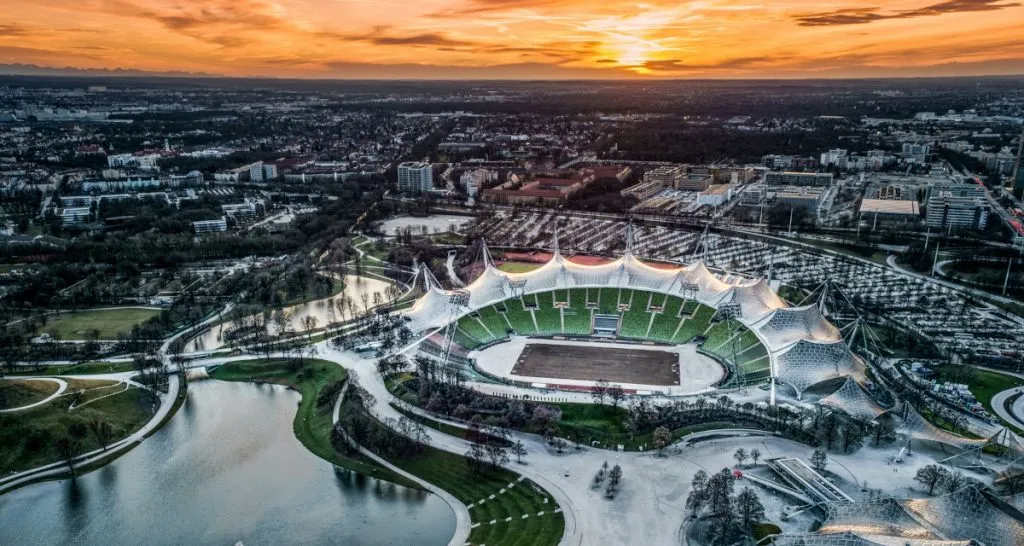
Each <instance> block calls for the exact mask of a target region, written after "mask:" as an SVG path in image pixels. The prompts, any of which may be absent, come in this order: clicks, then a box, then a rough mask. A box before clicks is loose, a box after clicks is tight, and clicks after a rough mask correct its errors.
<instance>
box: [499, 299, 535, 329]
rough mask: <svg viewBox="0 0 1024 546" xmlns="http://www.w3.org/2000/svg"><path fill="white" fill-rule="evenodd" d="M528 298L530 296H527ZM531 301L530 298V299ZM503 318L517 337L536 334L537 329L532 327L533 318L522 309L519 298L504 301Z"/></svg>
mask: <svg viewBox="0 0 1024 546" xmlns="http://www.w3.org/2000/svg"><path fill="white" fill-rule="evenodd" d="M527 297H528V298H530V296H527ZM531 299H532V298H531ZM504 305H505V310H506V311H505V318H507V319H508V323H509V324H511V325H512V329H513V330H515V331H516V333H517V334H519V335H523V336H526V335H533V334H536V333H537V328H536V327H534V325H533V316H532V315H531V314H530V312H529V311H527V310H526V309H524V308H523V302H522V300H521V299H519V298H510V299H507V300H505V302H504Z"/></svg>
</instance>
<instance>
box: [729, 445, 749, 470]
mask: <svg viewBox="0 0 1024 546" xmlns="http://www.w3.org/2000/svg"><path fill="white" fill-rule="evenodd" d="M747 457H748V455H747V450H745V449H743V448H742V447H741V448H739V449H737V450H736V453H733V454H732V458H733V459H736V466H738V467H740V468H742V467H743V461H745V460H747Z"/></svg>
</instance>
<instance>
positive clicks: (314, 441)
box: [210, 359, 420, 489]
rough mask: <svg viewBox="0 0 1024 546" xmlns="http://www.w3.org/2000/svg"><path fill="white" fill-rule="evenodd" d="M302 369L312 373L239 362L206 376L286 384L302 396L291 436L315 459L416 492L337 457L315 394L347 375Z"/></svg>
mask: <svg viewBox="0 0 1024 546" xmlns="http://www.w3.org/2000/svg"><path fill="white" fill-rule="evenodd" d="M306 368H307V369H309V370H312V374H311V375H310V376H309V377H304V378H301V379H300V378H299V377H298V373H297V372H295V371H292V370H291V369H290V368H289V367H288V365H287V362H286V361H284V360H241V361H238V362H231V363H228V364H224V365H221V366H218V367H217V368H216V369H214V370H213V371H211V372H210V377H212V378H213V379H220V380H222V381H256V382H262V383H275V384H278V385H287V386H289V387H291V388H293V389H295V390H296V391H298V392H299V394H301V395H302V401H301V402H300V404H299V409H298V411H297V412H296V413H295V421H294V422H293V429H294V431H295V437H296V438H298V439H299V441H300V442H302V445H304V446H306V449H308V450H310V451H312V452H313V454H315V455H316V456H318V457H320V458H321V459H324V460H325V461H327V462H329V463H331V464H334V465H337V466H340V467H344V468H348V469H351V470H354V471H356V472H360V473H362V474H366V475H368V476H373V477H375V478H381V479H384V480H388V481H391V482H394V483H397V484H399V485H404V486H406V487H412V488H416V489H419V488H420V486H419V485H418V484H416V483H414V482H412V481H410V480H408V479H406V478H405V477H403V476H400V475H398V474H395V473H394V472H392V471H390V470H388V469H386V468H381V467H379V466H377V465H376V464H374V463H373V462H372V461H369V460H367V459H365V458H363V457H358V458H357V457H348V456H345V455H341V454H339V453H337V452H336V451H335V450H334V446H332V445H331V428H332V426H333V424H332V422H331V411H332V409H333V407H330V408H324V409H318V408H317V407H316V398H317V394H318V393H319V392H320V390H321V389H323V388H324V387H326V386H327V385H330V384H332V383H334V382H335V381H338V380H342V379H345V378H346V377H347V376H348V373H347V372H346V371H345V369H344V368H342V367H341V366H339V365H337V364H335V363H333V362H329V361H326V360H318V359H310V360H307V364H306Z"/></svg>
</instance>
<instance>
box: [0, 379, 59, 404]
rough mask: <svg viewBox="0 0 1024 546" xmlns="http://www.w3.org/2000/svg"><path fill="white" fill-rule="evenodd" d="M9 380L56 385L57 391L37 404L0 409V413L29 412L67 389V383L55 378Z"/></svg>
mask: <svg viewBox="0 0 1024 546" xmlns="http://www.w3.org/2000/svg"><path fill="white" fill-rule="evenodd" d="M9 379H17V380H19V381H49V382H52V383H56V384H57V391H56V392H54V393H53V394H51V395H50V396H47V397H46V398H43V399H42V400H40V401H38V402H33V403H32V404H29V405H27V406H18V407H16V408H8V409H0V413H14V412H16V411H25V410H30V409H32V408H35V407H38V406H42V405H43V404H48V403H50V402H51V401H52V400H53V399H55V398H57V397H58V396H60V395H62V394H64V391H66V390H67V389H68V382H67V381H64V380H63V379H60V378H57V377H11V378H9Z"/></svg>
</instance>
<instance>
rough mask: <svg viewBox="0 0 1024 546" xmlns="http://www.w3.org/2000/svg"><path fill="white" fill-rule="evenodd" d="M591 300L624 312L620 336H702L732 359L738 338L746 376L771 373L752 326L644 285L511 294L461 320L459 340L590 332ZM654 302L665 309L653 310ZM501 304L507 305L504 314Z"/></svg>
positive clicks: (472, 343) (470, 345)
mask: <svg viewBox="0 0 1024 546" xmlns="http://www.w3.org/2000/svg"><path fill="white" fill-rule="evenodd" d="M588 299H589V300H590V301H597V302H599V306H600V310H598V311H597V312H598V313H601V314H607V315H619V316H621V317H622V318H621V320H620V321H619V332H618V335H619V336H620V337H623V338H628V339H637V340H653V341H661V342H663V343H677V344H679V343H687V342H689V341H691V340H693V338H695V337H696V336H704V337H705V342H704V345H703V347H702V349H703V350H704V351H705V352H707V353H710V354H712V355H715V356H716V357H718V358H720V359H722V360H725V361H726V362H729V363H732V360H733V358H734V354H733V338H734V337H735V346H736V352H735V360H736V362H735V364H736V365H738V366H741V367H742V369H743V371H744V373H745V375H746V379H747V381H748V382H751V381H754V380H757V379H761V378H763V377H764V376H766V375H767V374H768V368H769V360H768V352H767V350H766V349H765V347H764V345H762V344H761V342H760V341H759V340H758V338H757V336H756V335H754V333H753V332H752V331H750V330H748V329H747V328H746V327H744V326H742V325H740V324H739V323H738V322H736V321H732V322H726V321H718V322H714V323H712V322H711V318H712V317H713V316H714V315H715V310H714V309H712V308H711V307H707V306H705V305H701V304H699V303H697V302H695V301H692V300H683V299H681V298H679V297H677V296H666V295H663V294H657V293H651V292H647V291H643V290H632V289H623V290H620V289H618V288H609V289H601V290H600V291H599V290H598V289H596V288H593V289H589V290H588V289H586V288H573V289H568V290H561V291H559V292H558V293H555V292H541V293H538V294H530V295H528V296H525V297H524V298H523V299H520V298H511V299H508V300H506V301H504V302H502V303H500V304H496V305H488V306H486V307H483V308H481V309H479V310H478V311H477V312H476V314H474V315H467V316H465V317H462V318H461V319H459V322H458V328H457V329H456V332H455V341H456V342H457V343H458V344H459V345H461V346H462V347H464V348H466V349H469V350H472V349H475V348H477V347H479V346H481V345H484V344H487V343H491V342H494V341H497V340H502V339H506V338H507V337H508V329H509V326H511V328H512V329H513V330H514V331H515V332H516V333H518V334H519V335H569V336H589V335H591V334H592V327H593V325H592V320H593V318H592V316H593V313H594V311H592V310H590V309H587V307H586V304H587V300H588ZM524 301H525V302H526V303H527V304H528V305H530V307H531V308H533V306H536V308H535V309H526V308H524V307H523V302H524ZM555 301H567V302H569V307H567V308H565V309H561V308H558V307H555V306H554V303H555ZM619 303H629V305H630V307H629V310H628V311H618V305H619ZM652 307H655V308H661V311H660V312H656V311H652V310H651V308H652ZM499 308H503V309H505V313H504V316H502V313H501V312H500V311H499ZM652 319H653V320H652ZM535 320H536V322H535Z"/></svg>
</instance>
